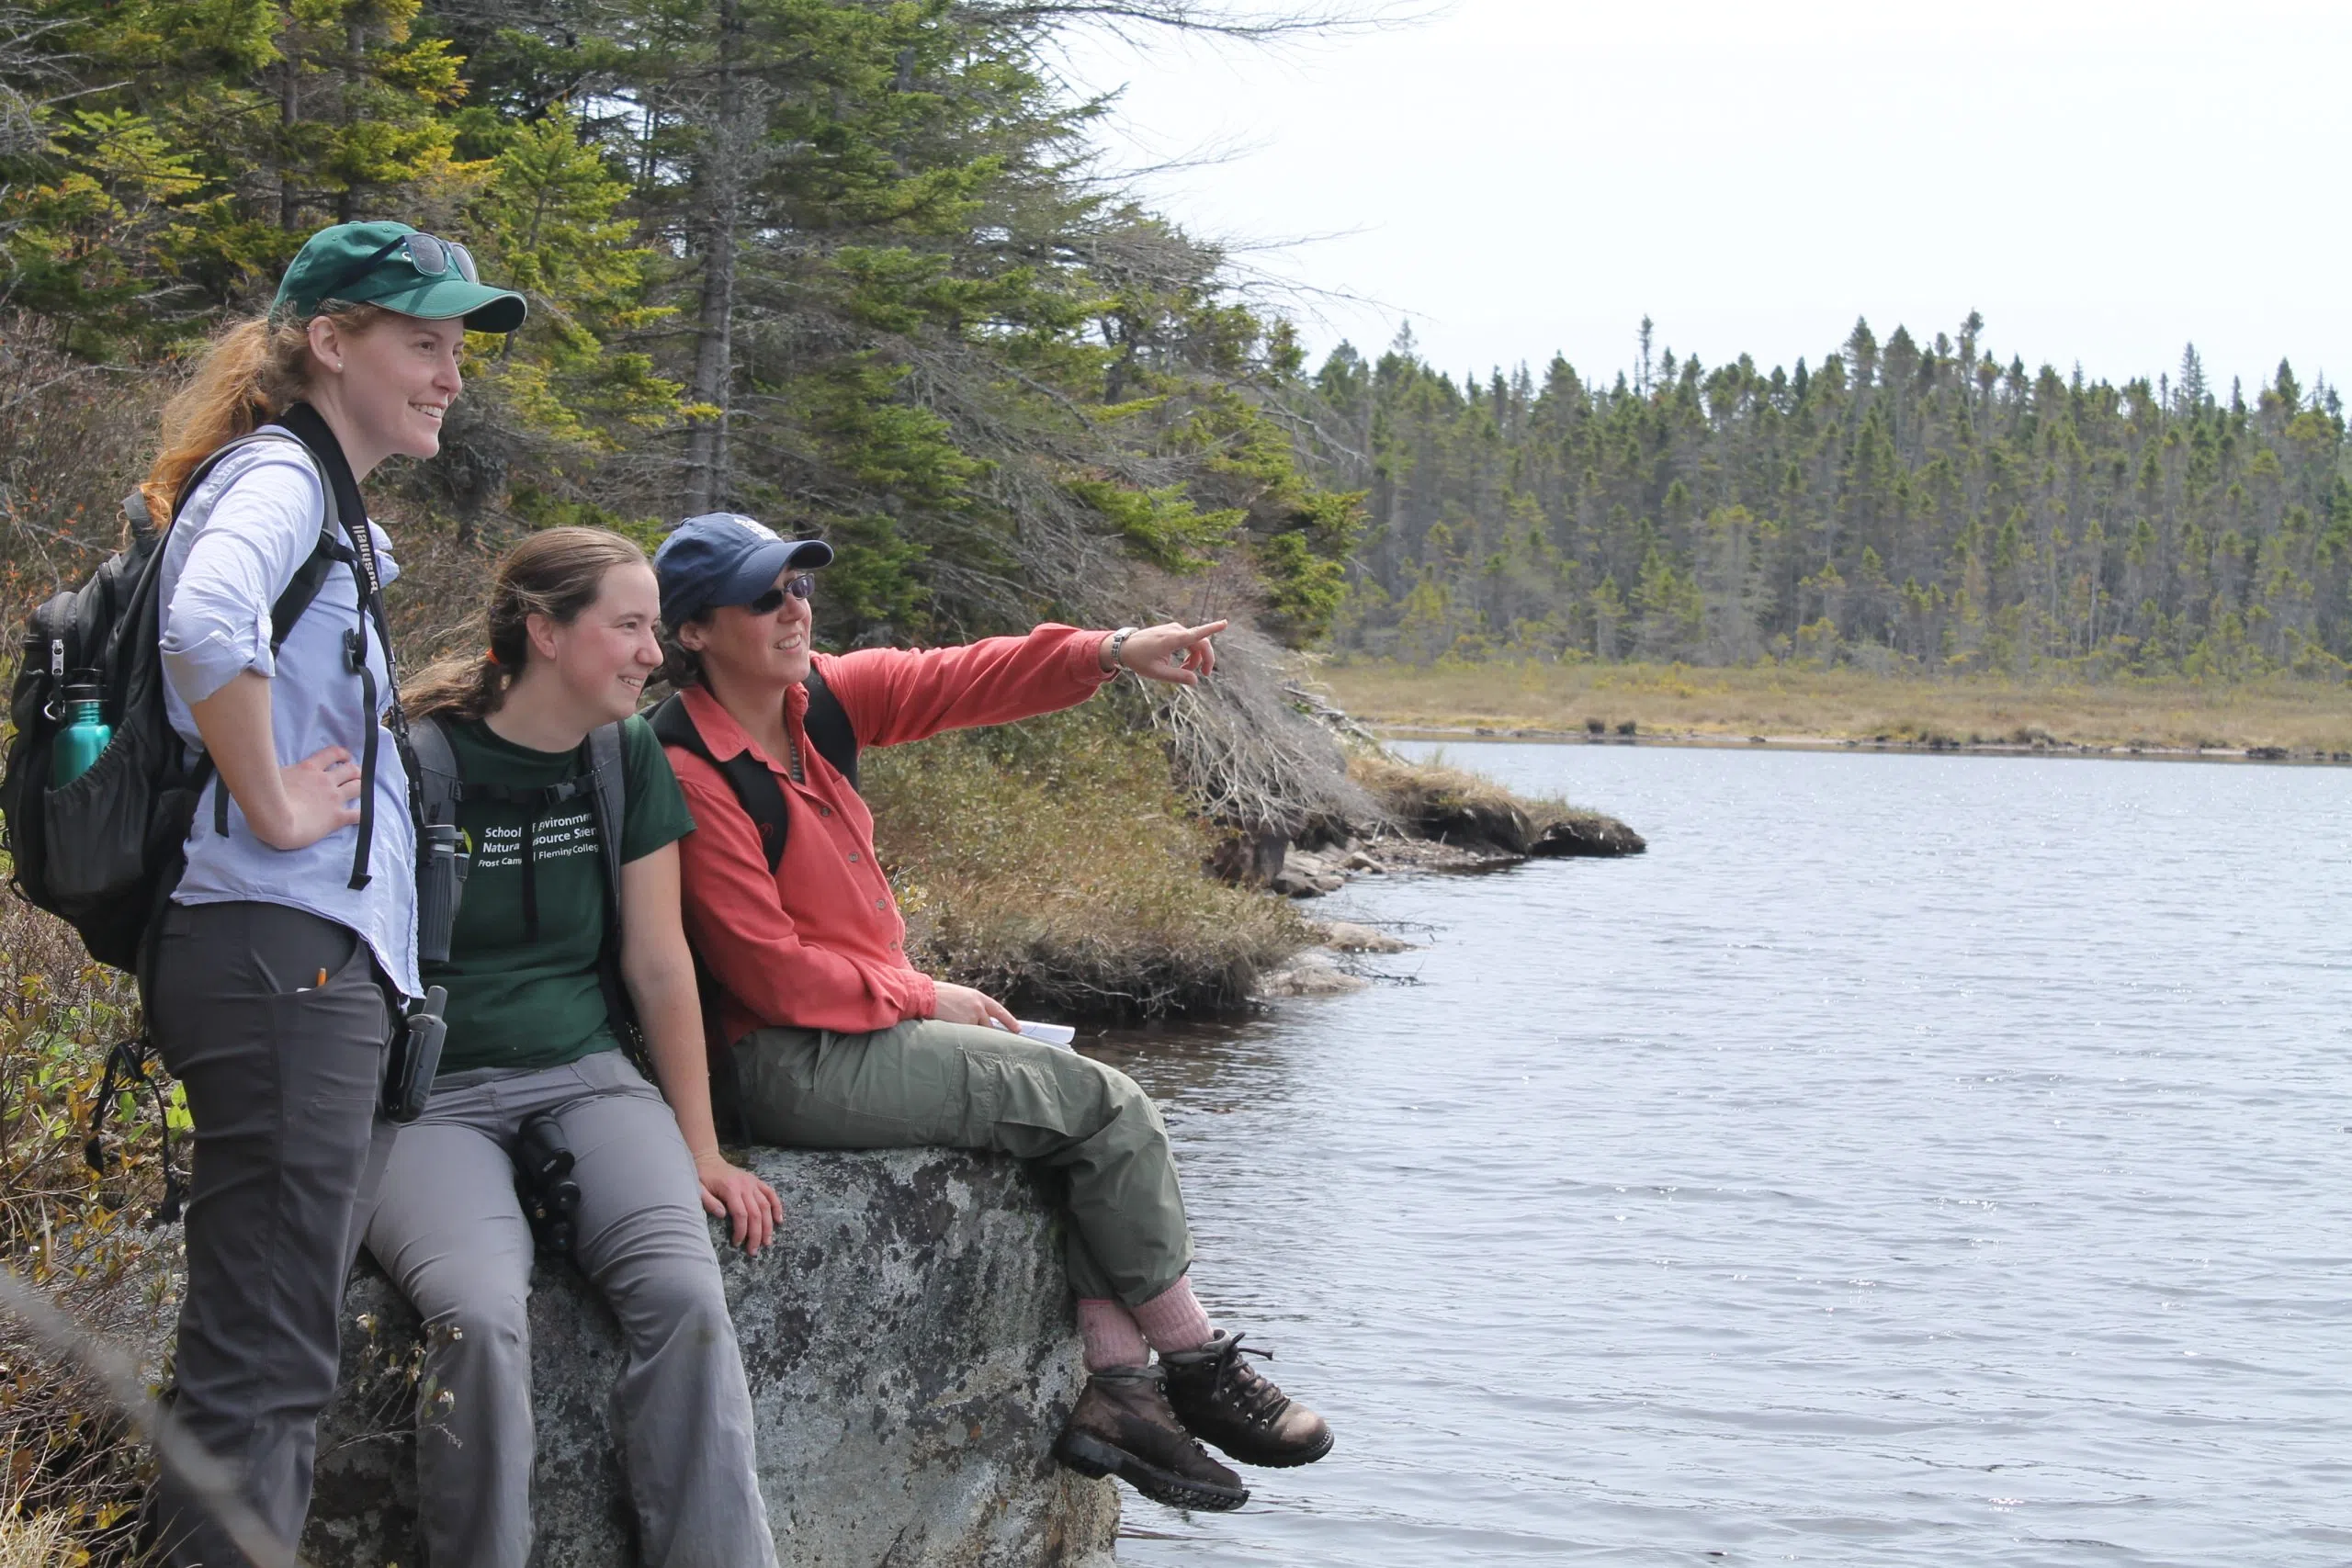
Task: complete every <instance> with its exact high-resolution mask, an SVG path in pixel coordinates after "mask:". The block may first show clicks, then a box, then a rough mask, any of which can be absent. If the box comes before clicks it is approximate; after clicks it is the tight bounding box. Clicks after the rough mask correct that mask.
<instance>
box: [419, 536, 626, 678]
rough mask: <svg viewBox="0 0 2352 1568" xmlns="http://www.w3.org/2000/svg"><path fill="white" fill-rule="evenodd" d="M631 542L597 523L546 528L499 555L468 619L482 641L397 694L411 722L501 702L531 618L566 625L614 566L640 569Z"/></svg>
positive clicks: (519, 663)
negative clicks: (478, 607) (477, 611)
mask: <svg viewBox="0 0 2352 1568" xmlns="http://www.w3.org/2000/svg"><path fill="white" fill-rule="evenodd" d="M644 564H645V552H644V551H643V550H641V549H639V548H638V547H637V544H636V542H635V541H633V540H631V539H628V538H625V537H623V536H621V535H618V534H614V533H608V532H607V531H605V529H602V528H549V529H547V530H545V531H543V532H541V533H537V534H534V535H532V536H530V537H529V538H526V539H525V540H524V541H523V542H522V543H521V544H519V545H516V546H515V547H514V548H513V549H511V550H508V551H507V552H506V553H505V554H504V555H503V556H501V557H499V558H498V564H497V566H496V567H494V568H492V571H491V579H490V602H489V603H488V604H485V605H483V606H482V611H481V616H480V617H479V619H478V620H477V621H476V622H475V625H476V626H478V627H479V628H480V631H481V636H482V638H483V641H484V642H485V643H486V644H487V645H488V646H487V647H486V648H485V649H483V650H482V651H481V652H480V653H477V654H473V655H470V656H469V655H463V654H460V655H457V656H454V657H452V658H448V659H443V660H438V661H436V662H435V663H434V664H433V665H432V666H431V667H430V668H428V669H426V670H424V671H422V672H421V673H419V674H418V675H417V676H416V678H415V679H414V680H413V681H412V682H409V684H408V687H407V689H406V690H405V691H403V692H402V693H401V707H402V708H404V709H405V710H406V711H407V713H408V716H409V717H411V718H412V719H427V718H438V719H443V720H449V719H482V718H488V717H489V716H491V715H492V714H494V713H496V712H497V711H498V710H499V709H500V708H501V707H503V706H504V705H505V703H506V694H507V693H508V691H510V690H511V689H512V688H513V686H514V684H515V679H516V678H517V677H518V676H520V675H521V674H522V673H523V668H524V666H525V665H526V663H528V662H529V660H530V657H531V627H530V621H531V617H532V616H533V615H545V616H546V617H547V618H548V619H549V620H551V621H553V622H555V623H556V624H557V625H558V626H570V625H571V623H572V622H574V621H576V620H578V619H579V618H580V614H581V612H582V611H583V610H585V609H587V608H588V606H589V605H591V604H594V603H595V602H596V595H597V594H599V593H600V592H603V591H604V587H605V573H606V572H608V571H610V570H613V568H615V567H616V566H632V565H634V566H643V565H644Z"/></svg>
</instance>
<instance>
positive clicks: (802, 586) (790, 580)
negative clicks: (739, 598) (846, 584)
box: [743, 571, 817, 615]
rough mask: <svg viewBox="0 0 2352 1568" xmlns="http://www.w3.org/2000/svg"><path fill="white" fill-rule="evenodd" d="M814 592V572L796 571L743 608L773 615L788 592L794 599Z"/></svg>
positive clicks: (782, 604) (815, 581)
mask: <svg viewBox="0 0 2352 1568" xmlns="http://www.w3.org/2000/svg"><path fill="white" fill-rule="evenodd" d="M814 592H817V576H816V574H815V573H814V572H808V571H803V572H797V573H795V574H794V575H793V576H790V577H787V578H786V579H785V580H784V581H783V582H782V583H781V584H779V585H778V586H776V587H774V588H771V589H769V590H768V591H767V592H765V593H763V594H761V595H760V596H759V597H758V598H756V599H754V600H752V602H751V603H750V604H746V605H744V606H743V608H745V609H746V610H749V611H751V612H752V614H753V615H775V613H776V611H777V610H779V609H781V608H783V606H784V596H785V595H786V594H787V593H789V594H791V595H792V596H793V597H794V598H795V599H806V598H808V597H809V595H810V594H812V593H814Z"/></svg>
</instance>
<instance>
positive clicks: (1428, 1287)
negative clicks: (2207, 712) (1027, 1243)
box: [1094, 744, 2352, 1568]
mask: <svg viewBox="0 0 2352 1568" xmlns="http://www.w3.org/2000/svg"><path fill="white" fill-rule="evenodd" d="M1419 750H1427V749H1426V748H1420V749H1419ZM1447 754H1448V757H1449V759H1450V760H1451V761H1456V762H1458V763H1461V764H1463V765H1465V766H1469V767H1473V768H1476V769H1477V770H1479V771H1481V772H1484V773H1488V774H1490V775H1492V776H1495V777H1498V778H1500V779H1502V780H1504V781H1506V782H1508V783H1509V784H1512V785H1514V786H1515V787H1518V788H1520V789H1521V790H1524V791H1530V792H1536V793H1546V792H1557V793H1562V794H1566V795H1568V796H1569V797H1570V798H1572V799H1575V800H1577V801H1580V802H1584V803H1588V804H1590V805H1594V806H1597V807H1601V808H1603V809H1606V810H1609V811H1611V812H1614V813H1616V814H1618V815H1620V816H1622V817H1623V818H1626V819H1627V820H1628V821H1630V822H1632V823H1633V824H1634V826H1635V827H1636V828H1638V829H1640V830H1641V831H1642V832H1643V833H1645V835H1647V837H1648V839H1649V841H1650V852H1649V853H1648V854H1647V855H1646V856H1645V857H1642V858H1639V859H1634V860H1628V861H1619V862H1600V861H1568V862H1545V863H1532V864H1529V865H1525V866H1522V867H1520V868H1517V869H1515V870H1511V871H1509V872H1505V873H1501V874H1489V875H1483V876H1430V877H1419V878H1409V879H1408V878H1397V879H1394V880H1383V879H1365V880H1363V881H1360V882H1358V883H1357V884H1356V885H1355V886H1352V887H1351V888H1350V889H1349V891H1348V892H1346V893H1344V894H1342V895H1340V896H1338V897H1333V898H1329V899H1326V900H1323V901H1322V902H1321V904H1320V905H1319V906H1318V907H1317V911H1316V912H1317V913H1321V914H1329V915H1345V916H1348V917H1350V918H1354V919H1367V920H1371V921H1374V922H1375V923H1381V924H1385V925H1387V926H1389V927H1390V928H1392V929H1395V930H1397V931H1399V932H1400V933H1401V934H1405V935H1408V936H1410V937H1412V938H1413V939H1415V940H1417V941H1420V942H1425V943H1427V947H1426V950H1425V951H1421V952H1417V953H1403V954H1398V955H1396V956H1393V957H1385V958H1379V959H1374V960H1372V961H1371V966H1372V967H1374V968H1375V969H1376V970H1377V971H1378V972H1379V973H1381V974H1384V975H1385V976H1390V977H1391V978H1390V980H1389V982H1387V983H1383V984H1381V985H1378V986H1376V987H1374V988H1373V989H1371V990H1369V991H1366V992H1363V993H1360V994H1358V995H1355V996H1351V997H1346V998H1338V999H1334V1000H1328V1001H1298V1002H1288V1003H1283V1004H1280V1005H1278V1006H1277V1007H1275V1008H1274V1009H1273V1010H1272V1011H1271V1012H1270V1013H1269V1014H1268V1015H1267V1016H1265V1017H1264V1018H1262V1019H1261V1020H1258V1021H1252V1022H1250V1023H1248V1024H1244V1025H1239V1026H1236V1027H1233V1028H1230V1029H1226V1030H1211V1031H1173V1030H1171V1031H1165V1032H1157V1033H1153V1032H1140V1033H1133V1034H1123V1035H1119V1036H1114V1037H1113V1038H1111V1039H1109V1040H1106V1041H1104V1042H1102V1043H1099V1045H1097V1046H1096V1047H1094V1049H1095V1050H1096V1053H1097V1054H1099V1055H1103V1056H1104V1057H1105V1058H1106V1059H1108V1060H1113V1061H1115V1062H1117V1063H1118V1064H1119V1065H1120V1066H1125V1067H1126V1068H1127V1069H1128V1070H1129V1071H1131V1072H1133V1073H1135V1074H1136V1077H1139V1078H1140V1079H1142V1080H1143V1082H1144V1083H1145V1084H1146V1085H1147V1086H1148V1088H1150V1089H1151V1090H1152V1091H1153V1092H1154V1093H1155V1094H1156V1095H1158V1096H1159V1098H1160V1100H1161V1101H1162V1103H1163V1104H1164V1106H1165V1107H1166V1109H1167V1111H1168V1117H1169V1122H1170V1127H1171V1129H1172V1131H1173V1134H1174V1136H1175V1140H1176V1144H1177V1146H1178V1151H1179V1155H1180V1157H1181V1159H1182V1167H1183V1170H1184V1175H1185V1182H1186V1190H1187V1195H1188V1200H1189V1202H1190V1204H1191V1208H1192V1212H1193V1221H1194V1224H1195V1228H1196V1230H1197V1232H1198V1236H1199V1246H1200V1261H1199V1263H1198V1264H1197V1265H1196V1266H1195V1269H1194V1279H1195V1281H1196V1282H1197V1284H1198V1286H1199V1288H1200V1292H1201V1294H1202V1296H1203V1297H1204V1299H1205V1300H1206V1301H1207V1302H1208V1303H1210V1306H1211V1309H1212V1311H1213V1312H1215V1313H1216V1314H1218V1315H1219V1316H1220V1318H1221V1319H1222V1320H1224V1321H1225V1322H1227V1323H1228V1324H1229V1325H1233V1326H1237V1327H1239V1328H1241V1329H1243V1330H1245V1331H1246V1332H1248V1333H1249V1334H1250V1336H1251V1337H1252V1338H1253V1340H1262V1341H1263V1342H1264V1343H1265V1344H1267V1345H1268V1346H1270V1347H1271V1348H1273V1349H1274V1350H1276V1351H1277V1352H1278V1354H1279V1357H1280V1359H1278V1360H1277V1361H1275V1362H1273V1363H1272V1365H1271V1367H1270V1368H1269V1371H1271V1372H1272V1374H1273V1375H1274V1376H1275V1377H1276V1378H1277V1379H1278V1380H1279V1381H1280V1382H1283V1385H1284V1387H1285V1388H1287V1389H1289V1390H1290V1391H1292V1392H1293V1393H1295V1394H1297V1395H1298V1396H1300V1397H1301V1398H1303V1399H1305V1400H1306V1402H1307V1403H1309V1404H1314V1405H1316V1406H1317V1408H1319V1409H1321V1410H1322V1411H1324V1412H1325V1413H1326V1414H1327V1415H1328V1416H1330V1418H1331V1420H1332V1423H1333V1425H1334V1427H1336V1428H1337V1430H1338V1433H1339V1446H1338V1448H1337V1450H1335V1451H1334V1452H1333V1454H1332V1455H1331V1456H1330V1457H1329V1459H1327V1460H1326V1461H1323V1462H1322V1463H1320V1464H1318V1465H1315V1466H1312V1467H1310V1468H1307V1469H1304V1470H1296V1471H1257V1472H1250V1480H1251V1482H1252V1484H1253V1486H1254V1488H1255V1497H1254V1499H1253V1501H1252V1502H1251V1503H1250V1506H1249V1507H1248V1509H1246V1510H1245V1511H1243V1512H1241V1513H1238V1514H1232V1515H1224V1516H1217V1515H1206V1514H1202V1515H1193V1516H1186V1515H1182V1514H1178V1513H1175V1512H1171V1511H1170V1510H1167V1509H1163V1508H1159V1507H1157V1506H1153V1505H1151V1504H1148V1503H1146V1502H1143V1501H1142V1500H1140V1499H1138V1498H1136V1497H1134V1496H1133V1495H1132V1494H1130V1495H1129V1496H1128V1499H1127V1509H1126V1520H1127V1527H1126V1528H1127V1532H1128V1534H1127V1539H1125V1540H1122V1542H1121V1544H1120V1559H1121V1561H1122V1562H1125V1563H1131V1564H1166V1565H1180V1568H1199V1565H1206V1564H1225V1563H1272V1564H1282V1565H1284V1568H1308V1565H1313V1564H1333V1565H1340V1564H1345V1565H1348V1568H1374V1565H1380V1568H1387V1565H1395V1568H1419V1565H1421V1564H1430V1563H1454V1562H1478V1563H1510V1562H1560V1561H1568V1562H1591V1563H1612V1564H1614V1563H1625V1564H1633V1563H1714V1562H1727V1563H1763V1562H1836V1563H1873V1564H1880V1563H1918V1564H1935V1565H1936V1568H1956V1565H1962V1564H2003V1565H2007V1564H2029V1563H2032V1564H2039V1563H2052V1564H2087V1563H2099V1564H2105V1563H2132V1564H2141V1563H2200V1564H2229V1565H2253V1564H2259V1565H2262V1568H2289V1565H2301V1564H2312V1565H2318V1564H2327V1565H2330V1568H2335V1565H2340V1564H2344V1563H2346V1562H2352V1393H2347V1390H2346V1379H2347V1377H2352V1270H2348V1269H2347V1265H2352V1161H2347V1157H2346V1156H2347V1155H2352V1100H2347V1097H2346V1092H2345V1091H2346V1086H2347V1084H2352V1070H2347V1066H2346V1055H2347V1047H2352V1022H2347V1017H2348V1016H2352V1015H2347V1011H2346V1006H2347V1001H2352V998H2347V995H2346V992H2347V987H2346V978H2347V967H2346V938H2347V932H2346V916H2347V913H2352V909H2347V904H2346V897H2344V890H2345V889H2346V886H2348V885H2352V806H2347V801H2348V800H2352V773H2346V772H2342V771H2338V770H2331V769H2299V768H2288V767H2255V766H2242V765H2241V766H2223V765H2198V764H2167V763H2157V762H2130V761H2080V760H2030V759H1987V758H1977V757H1961V758H1944V757H1928V756H1905V755H1853V754H1835V753H1832V754H1822V753H1804V752H1781V751H1770V752H1767V751H1763V750H1757V751H1742V750H1673V749H1653V748H1634V747H1613V746H1535V745H1524V746H1521V745H1501V744H1487V745H1461V746H1453V747H1451V748H1449V749H1448V752H1447Z"/></svg>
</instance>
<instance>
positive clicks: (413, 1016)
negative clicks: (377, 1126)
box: [383, 986, 449, 1122]
mask: <svg viewBox="0 0 2352 1568" xmlns="http://www.w3.org/2000/svg"><path fill="white" fill-rule="evenodd" d="M448 1007H449V993H448V992H447V990H445V989H443V988H442V987H439V986H435V987H432V988H431V989H429V990H427V991H426V992H425V993H424V1000H423V1001H421V1002H419V1003H418V1004H417V1005H416V1007H415V1009H414V1010H413V1011H411V1012H410V1013H409V1015H408V1016H407V1017H406V1018H403V1019H401V1021H400V1022H399V1023H398V1024H396V1025H394V1026H393V1029H392V1048H391V1050H390V1053H389V1054H388V1055H386V1056H385V1058H384V1100H383V1106H384V1119H385V1120H386V1121H388V1122H413V1121H415V1120H416V1119H417V1118H418V1117H420V1116H422V1115H424V1102H425V1101H426V1100H429V1099H431V1098H432V1095H433V1075H434V1074H435V1073H437V1072H439V1071H440V1070H441V1043H442V1041H444V1040H445V1039H447V1037H448V1034H449V1021H448V1019H447V1017H446V1016H444V1015H445V1014H446V1013H447V1011H448Z"/></svg>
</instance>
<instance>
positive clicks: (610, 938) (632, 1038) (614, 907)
mask: <svg viewBox="0 0 2352 1568" xmlns="http://www.w3.org/2000/svg"><path fill="white" fill-rule="evenodd" d="M582 750H584V751H586V753H587V756H588V778H587V783H588V786H589V787H588V792H587V793H588V805H589V809H590V810H591V811H593V812H594V814H595V818H596V848H597V851H598V854H597V858H598V859H599V860H601V861H602V862H604V865H605V944H604V946H603V947H602V948H600V949H599V950H598V951H597V953H596V982H597V985H598V987H599V988H600V989H602V990H603V991H604V993H605V1016H606V1017H607V1018H609V1019H610V1020H611V1021H612V1025H613V1032H614V1034H615V1035H616V1036H618V1037H619V1040H620V1043H621V1049H622V1050H623V1051H624V1052H625V1053H627V1054H628V1058H629V1060H630V1061H631V1062H632V1063H634V1064H635V1065H636V1066H637V1067H638V1070H639V1071H640V1072H642V1073H644V1074H645V1076H646V1077H648V1078H650V1077H653V1076H654V1075H653V1065H652V1062H651V1060H650V1055H649V1054H648V1052H647V1051H646V1048H645V1041H644V1036H643V1034H642V1032H640V1031H639V1027H638V1021H637V1008H636V1006H635V1004H634V1003H632V1002H631V1001H630V999H629V994H628V983H627V982H626V981H625V980H623V979H622V977H621V835H622V833H623V832H624V831H625V830H626V829H627V827H628V770H627V768H626V767H625V766H624V761H623V757H622V752H621V727H620V725H618V724H605V725H599V726H598V727H597V728H594V729H592V730H590V731H589V732H588V739H586V740H585V741H583V742H582Z"/></svg>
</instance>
